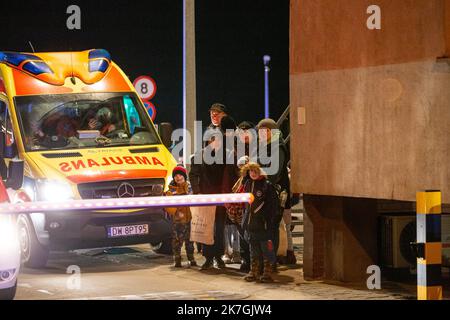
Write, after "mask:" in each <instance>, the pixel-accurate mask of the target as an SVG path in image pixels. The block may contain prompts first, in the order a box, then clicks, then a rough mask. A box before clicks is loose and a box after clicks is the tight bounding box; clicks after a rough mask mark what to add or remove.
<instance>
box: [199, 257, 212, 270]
mask: <svg viewBox="0 0 450 320" xmlns="http://www.w3.org/2000/svg"><path fill="white" fill-rule="evenodd" d="M213 267H214V261H213V259H211V258H207V259H206V261H205V263H204V264H203V265H202V270H208V269H211V268H213Z"/></svg>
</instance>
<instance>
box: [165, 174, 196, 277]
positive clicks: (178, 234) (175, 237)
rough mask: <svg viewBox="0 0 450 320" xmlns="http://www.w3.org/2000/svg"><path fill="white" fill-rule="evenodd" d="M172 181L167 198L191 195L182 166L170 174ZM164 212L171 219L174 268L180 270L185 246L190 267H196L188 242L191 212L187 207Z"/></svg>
mask: <svg viewBox="0 0 450 320" xmlns="http://www.w3.org/2000/svg"><path fill="white" fill-rule="evenodd" d="M172 177H173V180H172V182H171V183H170V185H169V191H167V193H166V195H168V196H179V195H188V194H192V188H191V184H190V183H189V181H188V180H187V171H186V169H185V168H184V167H182V166H177V167H175V168H174V169H173V172H172ZM166 212H167V213H168V214H169V215H170V216H171V217H172V251H173V255H174V260H175V267H176V268H181V247H182V246H183V243H184V245H185V249H186V254H187V258H188V260H189V262H190V265H191V266H196V265H197V262H196V261H195V258H194V244H193V243H192V242H191V241H190V235H191V220H192V215H191V210H190V209H189V207H178V208H166Z"/></svg>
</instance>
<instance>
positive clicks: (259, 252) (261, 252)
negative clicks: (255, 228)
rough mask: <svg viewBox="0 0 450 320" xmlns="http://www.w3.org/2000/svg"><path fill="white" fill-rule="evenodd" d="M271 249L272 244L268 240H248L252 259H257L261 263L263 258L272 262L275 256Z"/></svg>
mask: <svg viewBox="0 0 450 320" xmlns="http://www.w3.org/2000/svg"><path fill="white" fill-rule="evenodd" d="M273 249H274V248H273V244H271V243H270V242H269V241H268V240H250V252H251V256H252V261H255V260H259V261H260V263H261V262H262V261H263V260H267V261H269V262H270V263H274V262H275V261H276V258H275V252H274V251H273Z"/></svg>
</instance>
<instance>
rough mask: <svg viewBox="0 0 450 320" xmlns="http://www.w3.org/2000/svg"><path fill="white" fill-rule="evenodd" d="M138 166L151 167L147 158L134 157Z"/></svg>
mask: <svg viewBox="0 0 450 320" xmlns="http://www.w3.org/2000/svg"><path fill="white" fill-rule="evenodd" d="M135 158H136V160H137V162H138V163H139V164H148V165H151V163H150V160H148V158H147V157H135Z"/></svg>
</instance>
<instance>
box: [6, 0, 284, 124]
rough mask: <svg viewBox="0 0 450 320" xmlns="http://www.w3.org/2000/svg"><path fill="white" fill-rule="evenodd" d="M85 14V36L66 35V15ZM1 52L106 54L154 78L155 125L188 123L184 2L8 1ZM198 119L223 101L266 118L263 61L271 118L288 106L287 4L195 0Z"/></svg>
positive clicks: (245, 116)
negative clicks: (266, 60)
mask: <svg viewBox="0 0 450 320" xmlns="http://www.w3.org/2000/svg"><path fill="white" fill-rule="evenodd" d="M71 4H77V5H79V6H80V8H81V30H68V29H67V28H66V20H67V18H68V16H69V15H68V14H66V9H67V7H68V6H69V5H71ZM0 12H1V13H0V28H1V30H2V37H1V41H0V50H4V51H26V52H30V51H31V49H30V46H29V45H28V41H31V42H32V44H33V46H34V48H35V50H36V52H43V51H70V50H74V51H78V50H86V49H91V48H104V49H107V50H108V51H109V52H110V53H111V55H112V58H113V60H114V61H115V62H116V63H117V64H118V65H119V66H120V67H121V68H122V69H123V70H124V71H125V73H126V74H127V75H128V76H129V78H130V79H131V81H133V80H134V79H135V78H136V77H137V76H139V75H150V76H152V77H153V78H154V79H155V80H156V82H157V86H158V91H157V94H156V96H155V98H154V99H153V100H152V101H153V103H154V104H155V105H156V109H157V118H156V122H157V123H159V122H163V121H169V122H172V123H173V124H174V125H175V126H176V127H179V126H181V124H182V19H183V7H182V1H181V0H146V1H129V0H128V1H124V0H119V1H116V0H115V1H95V0H92V1H86V2H85V1H82V2H80V1H75V0H72V1H63V0H60V1H9V2H8V3H7V4H6V3H2V4H1V11H0ZM196 28H197V30H196V46H197V47H196V50H197V114H198V118H199V119H201V120H203V121H209V116H208V108H209V106H210V105H211V104H212V103H214V102H221V103H224V104H225V105H227V106H228V108H229V109H231V110H232V113H233V114H232V115H233V116H234V117H235V118H236V120H237V121H242V120H250V121H253V122H257V121H258V120H260V119H261V118H262V117H263V114H264V72H263V70H264V69H263V63H262V57H263V55H264V54H269V55H271V56H272V63H271V75H270V85H271V96H270V104H271V115H272V117H273V118H278V117H279V116H280V115H281V113H282V112H283V111H284V109H285V108H286V106H287V105H288V104H289V1H288V0H258V1H250V0H240V1H238V0H197V1H196Z"/></svg>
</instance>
